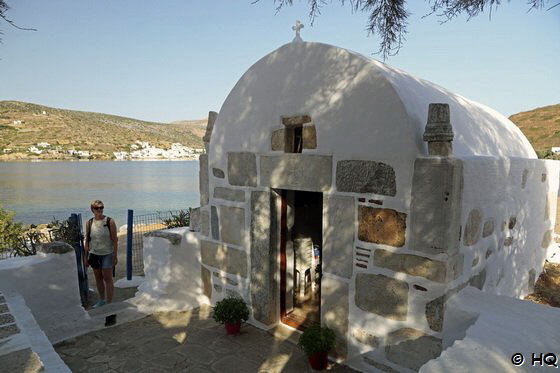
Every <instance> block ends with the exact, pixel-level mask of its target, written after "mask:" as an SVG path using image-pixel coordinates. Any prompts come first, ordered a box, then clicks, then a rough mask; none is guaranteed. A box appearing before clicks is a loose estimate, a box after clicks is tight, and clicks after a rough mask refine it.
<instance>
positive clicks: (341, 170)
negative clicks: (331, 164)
mask: <svg viewBox="0 0 560 373" xmlns="http://www.w3.org/2000/svg"><path fill="white" fill-rule="evenodd" d="M336 189H337V190H338V191H340V192H354V193H375V194H382V195H386V196H394V195H396V194H397V181H396V177H395V170H393V168H392V167H391V166H389V165H388V164H385V163H382V162H375V161H353V160H348V161H339V162H337V164H336Z"/></svg>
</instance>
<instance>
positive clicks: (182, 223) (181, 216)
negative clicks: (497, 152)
mask: <svg viewBox="0 0 560 373" xmlns="http://www.w3.org/2000/svg"><path fill="white" fill-rule="evenodd" d="M161 222H162V223H163V225H165V227H166V228H167V229H170V228H178V227H188V226H189V224H190V222H191V210H190V209H188V210H180V211H179V212H178V213H176V214H175V213H171V217H170V218H169V219H161Z"/></svg>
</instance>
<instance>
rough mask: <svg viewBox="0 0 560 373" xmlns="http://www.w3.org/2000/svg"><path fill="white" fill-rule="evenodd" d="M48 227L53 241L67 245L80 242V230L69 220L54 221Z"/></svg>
mask: <svg viewBox="0 0 560 373" xmlns="http://www.w3.org/2000/svg"><path fill="white" fill-rule="evenodd" d="M50 226H51V227H52V228H51V229H52V230H51V234H52V239H53V241H63V242H66V243H67V244H69V245H75V244H76V242H78V241H79V240H80V230H79V228H78V225H77V224H76V223H74V222H72V221H71V220H70V219H66V220H63V221H59V220H57V219H54V218H53V220H52V221H51V223H50Z"/></svg>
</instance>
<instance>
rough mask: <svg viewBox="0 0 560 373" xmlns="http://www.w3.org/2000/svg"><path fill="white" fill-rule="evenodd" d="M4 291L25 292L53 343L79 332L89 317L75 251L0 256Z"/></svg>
mask: <svg viewBox="0 0 560 373" xmlns="http://www.w3.org/2000/svg"><path fill="white" fill-rule="evenodd" d="M0 291H1V292H9V291H15V292H17V293H19V294H21V296H22V297H23V298H24V299H25V303H26V304H27V306H28V307H29V309H30V310H31V312H32V313H33V316H34V317H35V320H36V321H37V323H38V324H39V326H40V327H41V329H43V331H44V332H45V334H46V335H47V337H48V338H49V339H50V341H51V342H52V343H56V342H59V341H61V340H63V339H65V338H66V337H68V336H71V335H76V334H79V330H80V325H81V324H83V323H84V322H85V321H86V320H88V319H89V316H88V315H87V312H86V311H85V310H84V308H83V307H82V305H81V300H80V291H79V288H78V272H77V268H76V256H75V254H74V252H73V251H71V252H68V253H65V254H43V253H38V254H37V255H34V256H28V257H22V258H11V259H5V260H0Z"/></svg>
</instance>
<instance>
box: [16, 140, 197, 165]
mask: <svg viewBox="0 0 560 373" xmlns="http://www.w3.org/2000/svg"><path fill="white" fill-rule="evenodd" d="M130 149H131V151H130V152H113V156H114V158H115V159H116V160H134V159H138V160H140V159H187V160H188V159H198V157H199V155H200V154H201V153H203V152H204V149H196V148H190V147H188V146H184V145H182V144H180V143H173V144H171V147H170V148H169V149H161V148H158V147H155V146H153V145H151V144H150V143H149V142H145V141H136V142H135V143H134V144H131V145H130ZM8 150H9V149H8ZM27 151H28V152H29V153H32V154H36V155H42V154H64V155H69V156H73V157H76V158H80V159H92V158H93V154H92V152H91V151H89V150H75V149H64V148H62V147H61V146H59V145H56V146H53V145H51V144H49V143H48V142H40V143H37V144H36V145H33V146H30V147H29V148H28V149H27Z"/></svg>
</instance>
